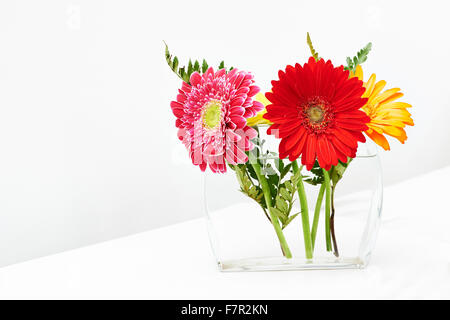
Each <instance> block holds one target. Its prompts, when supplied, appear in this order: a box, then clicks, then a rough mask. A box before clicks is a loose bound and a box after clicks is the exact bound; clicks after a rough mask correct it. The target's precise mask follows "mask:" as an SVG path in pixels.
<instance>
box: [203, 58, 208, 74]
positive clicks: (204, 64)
mask: <svg viewBox="0 0 450 320" xmlns="http://www.w3.org/2000/svg"><path fill="white" fill-rule="evenodd" d="M206 70H208V64H207V63H206V60H205V59H203V63H202V72H203V73H205V72H206Z"/></svg>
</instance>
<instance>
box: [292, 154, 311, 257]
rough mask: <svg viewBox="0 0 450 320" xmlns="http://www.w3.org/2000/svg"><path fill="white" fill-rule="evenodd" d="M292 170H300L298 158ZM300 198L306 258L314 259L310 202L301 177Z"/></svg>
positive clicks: (299, 184) (293, 163)
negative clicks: (309, 210)
mask: <svg viewBox="0 0 450 320" xmlns="http://www.w3.org/2000/svg"><path fill="white" fill-rule="evenodd" d="M292 170H293V171H294V173H297V172H298V171H299V168H298V164H297V160H295V161H293V162H292ZM297 191H298V198H299V200H300V207H301V216H302V227H303V238H304V241H305V254H306V259H312V257H313V250H312V243H311V232H310V230H311V229H310V225H309V213H308V202H307V200H306V193H305V186H304V185H303V179H302V178H300V179H299V181H298V184H297Z"/></svg>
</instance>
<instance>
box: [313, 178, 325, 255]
mask: <svg viewBox="0 0 450 320" xmlns="http://www.w3.org/2000/svg"><path fill="white" fill-rule="evenodd" d="M324 193H325V185H324V184H321V186H320V190H319V195H318V196H317V201H316V208H315V210H314V220H313V225H312V229H311V242H312V249H313V251H314V245H315V243H316V235H317V226H318V225H319V217H320V209H321V208H322V202H323V195H324Z"/></svg>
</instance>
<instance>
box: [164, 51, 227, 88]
mask: <svg viewBox="0 0 450 320" xmlns="http://www.w3.org/2000/svg"><path fill="white" fill-rule="evenodd" d="M164 45H165V46H166V48H165V56H166V61H167V64H168V65H169V67H170V69H171V70H172V71H173V72H174V73H175V74H176V75H177V76H178V77H179V78H180V79H181V80H183V81H184V82H186V83H189V79H190V78H191V75H192V74H193V73H194V72H198V73H205V72H206V70H208V67H209V65H208V63H207V62H206V60H205V59H203V61H202V64H201V65H200V62H199V61H198V60H195V61H194V62H192V60H191V59H189V63H188V66H187V67H186V66H182V67H179V63H180V62H179V60H178V57H177V56H175V57H173V56H172V54H171V53H170V51H169V47H168V46H167V44H166V43H165V42H164ZM219 69H225V62H224V61H221V62H220V64H219ZM232 69H233V67H231V68H230V69H229V70H227V71H228V72H229V71H231V70H232Z"/></svg>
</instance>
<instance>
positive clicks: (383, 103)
mask: <svg viewBox="0 0 450 320" xmlns="http://www.w3.org/2000/svg"><path fill="white" fill-rule="evenodd" d="M351 76H352V77H358V79H359V80H363V70H362V68H361V66H360V65H358V66H357V67H356V70H355V73H354V74H352V75H351ZM385 86H386V81H384V80H381V81H378V82H376V75H375V74H372V75H371V76H370V78H369V80H368V81H367V82H365V83H364V87H365V88H366V92H365V93H364V94H363V96H362V97H363V98H368V101H367V103H366V104H365V105H364V106H363V107H362V110H364V112H365V113H366V114H367V115H368V116H369V117H370V122H369V123H368V124H367V126H368V127H369V129H368V130H367V131H366V132H365V133H366V134H367V136H369V138H371V139H372V140H373V141H374V142H375V143H376V144H378V145H380V146H381V147H383V149H384V150H390V147H389V142H388V141H387V139H386V137H385V136H384V135H383V134H384V133H385V134H387V135H389V136H391V137H394V138H396V139H397V140H398V141H400V142H401V143H405V141H406V139H407V136H406V132H405V129H404V128H405V126H406V125H409V126H413V125H414V122H413V120H412V118H411V114H410V113H409V112H408V110H406V109H407V108H410V107H411V105H410V104H408V103H405V102H398V101H395V100H397V99H399V98H401V97H403V93H401V92H400V89H399V88H392V89H388V90H385V91H384V92H381V91H382V90H383V89H384V87H385Z"/></svg>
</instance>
